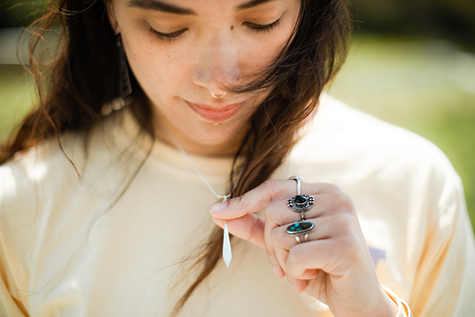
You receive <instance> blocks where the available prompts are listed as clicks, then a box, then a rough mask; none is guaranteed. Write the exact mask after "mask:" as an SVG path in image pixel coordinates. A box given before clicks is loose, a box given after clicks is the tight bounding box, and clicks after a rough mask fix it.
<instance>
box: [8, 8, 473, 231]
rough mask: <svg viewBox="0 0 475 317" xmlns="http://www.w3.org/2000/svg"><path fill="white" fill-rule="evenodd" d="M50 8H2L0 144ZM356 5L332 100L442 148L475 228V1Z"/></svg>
mask: <svg viewBox="0 0 475 317" xmlns="http://www.w3.org/2000/svg"><path fill="white" fill-rule="evenodd" d="M44 3H45V2H44V1H33V2H26V1H21V0H6V1H5V2H4V3H3V4H1V5H0V141H2V140H5V139H6V138H7V135H8V134H9V133H10V131H12V129H13V127H14V126H15V124H16V123H17V122H18V121H19V120H21V118H22V116H23V115H24V114H25V113H26V112H27V111H28V109H29V107H30V106H31V104H32V102H33V100H34V96H35V94H34V82H33V81H32V79H31V78H30V77H29V76H28V75H27V74H26V72H25V71H24V70H23V69H22V67H21V66H19V65H18V63H17V62H16V60H17V58H16V55H15V47H16V45H17V38H18V34H19V29H18V28H20V27H22V26H25V25H27V24H28V23H30V22H31V21H33V19H34V18H35V17H37V16H38V13H37V12H39V11H41V9H42V8H43V7H44ZM350 6H351V9H352V12H353V17H354V20H355V23H354V25H355V33H354V38H353V42H352V48H351V52H350V54H349V57H348V60H347V63H346V64H345V66H344V68H343V69H342V71H341V73H340V74H339V75H338V77H337V78H336V80H335V82H334V83H333V85H332V86H331V88H330V93H331V94H333V95H334V96H336V97H337V98H339V99H341V100H343V101H345V102H346V103H348V104H349V105H351V106H353V107H355V108H359V109H362V110H364V111H366V112H369V113H371V114H373V115H375V116H377V117H379V118H381V119H383V120H386V121H389V122H391V123H395V124H397V125H400V126H402V127H405V128H407V129H409V130H412V131H414V132H416V133H418V134H420V135H422V136H424V137H426V138H427V139H429V140H431V141H432V142H434V143H435V144H437V145H438V146H439V147H440V148H441V149H442V150H443V151H444V152H445V153H446V154H447V156H448V157H449V158H450V160H451V161H452V163H453V164H454V166H455V169H456V170H457V172H458V173H459V174H460V176H461V177H462V180H463V183H464V187H465V194H466V199H467V205H468V210H469V213H470V216H471V220H472V227H474V228H475V1H473V0H384V1H374V0H358V1H355V2H354V3H351V4H350ZM20 44H21V45H20V46H23V44H24V43H20ZM20 55H21V54H20Z"/></svg>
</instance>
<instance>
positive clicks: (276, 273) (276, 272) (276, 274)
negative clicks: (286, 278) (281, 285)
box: [272, 267, 281, 278]
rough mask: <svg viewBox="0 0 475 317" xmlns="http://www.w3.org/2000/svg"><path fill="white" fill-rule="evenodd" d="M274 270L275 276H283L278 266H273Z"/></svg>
mask: <svg viewBox="0 0 475 317" xmlns="http://www.w3.org/2000/svg"><path fill="white" fill-rule="evenodd" d="M272 270H273V271H274V274H275V276H277V278H280V277H281V276H280V271H279V269H278V268H276V267H272Z"/></svg>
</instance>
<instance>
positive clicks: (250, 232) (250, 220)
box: [213, 214, 266, 249]
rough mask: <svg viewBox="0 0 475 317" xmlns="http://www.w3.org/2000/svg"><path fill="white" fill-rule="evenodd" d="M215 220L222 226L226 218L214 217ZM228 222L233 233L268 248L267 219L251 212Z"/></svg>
mask: <svg viewBox="0 0 475 317" xmlns="http://www.w3.org/2000/svg"><path fill="white" fill-rule="evenodd" d="M213 220H214V222H215V223H216V224H217V225H218V226H220V227H221V228H223V227H224V221H225V220H223V219H219V218H215V217H213ZM226 223H227V225H228V229H229V232H231V234H233V235H235V236H237V237H239V238H241V239H244V240H247V241H249V242H252V243H254V244H255V245H257V246H259V247H261V248H263V249H265V248H266V245H265V240H264V226H265V221H264V219H262V218H261V217H259V216H257V215H255V214H249V215H245V216H243V217H240V218H236V219H230V220H226Z"/></svg>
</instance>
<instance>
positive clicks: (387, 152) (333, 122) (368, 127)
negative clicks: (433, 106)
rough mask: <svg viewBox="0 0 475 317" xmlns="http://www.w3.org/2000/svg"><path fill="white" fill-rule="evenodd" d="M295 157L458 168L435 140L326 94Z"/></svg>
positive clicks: (367, 165)
mask: <svg viewBox="0 0 475 317" xmlns="http://www.w3.org/2000/svg"><path fill="white" fill-rule="evenodd" d="M291 156H292V159H296V160H306V159H308V161H309V163H310V162H315V163H317V164H324V163H331V164H338V163H339V164H341V167H343V166H348V167H349V168H350V167H356V166H358V167H359V168H360V169H363V170H366V169H380V170H381V171H383V170H384V171H388V172H390V171H392V172H396V171H398V172H401V171H402V170H408V171H409V170H410V171H411V172H415V171H420V169H421V168H422V169H424V170H426V169H427V168H431V167H437V169H439V170H440V169H442V170H444V171H445V172H444V173H448V172H450V173H452V172H455V171H454V169H453V167H452V164H451V163H450V161H449V160H448V159H447V157H446V155H445V154H444V153H443V152H442V151H441V150H440V149H439V148H438V147H437V146H436V145H434V144H433V143H432V142H430V141H428V140H427V139H425V138H423V137H421V136H419V135H417V134H415V133H413V132H411V131H408V130H406V129H404V128H401V127H398V126H396V125H393V124H390V123H387V122H384V121H382V120H380V119H378V118H375V117H373V116H371V115H369V114H366V113H364V112H362V111H359V110H356V109H353V108H351V107H349V106H347V105H345V104H344V103H342V102H340V101H338V100H336V99H334V98H332V97H330V96H324V97H323V98H322V102H321V104H320V107H319V110H318V112H317V113H316V115H315V118H314V119H313V120H312V122H310V125H309V126H308V127H307V130H306V131H305V132H304V136H303V138H302V139H301V141H300V142H299V143H298V145H297V146H296V147H295V148H294V149H293V151H292V154H291Z"/></svg>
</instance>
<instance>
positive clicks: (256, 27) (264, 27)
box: [244, 19, 280, 32]
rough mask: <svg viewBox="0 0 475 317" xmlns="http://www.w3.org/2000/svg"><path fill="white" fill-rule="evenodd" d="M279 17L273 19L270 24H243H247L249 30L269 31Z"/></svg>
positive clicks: (276, 23) (278, 20) (277, 23)
mask: <svg viewBox="0 0 475 317" xmlns="http://www.w3.org/2000/svg"><path fill="white" fill-rule="evenodd" d="M279 23H280V19H277V20H275V21H274V22H272V23H271V24H264V25H263V24H255V23H250V22H245V23H244V24H245V25H246V26H248V27H249V28H250V29H251V30H253V31H255V32H270V31H272V29H273V28H275V27H276V26H277V25H279Z"/></svg>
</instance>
